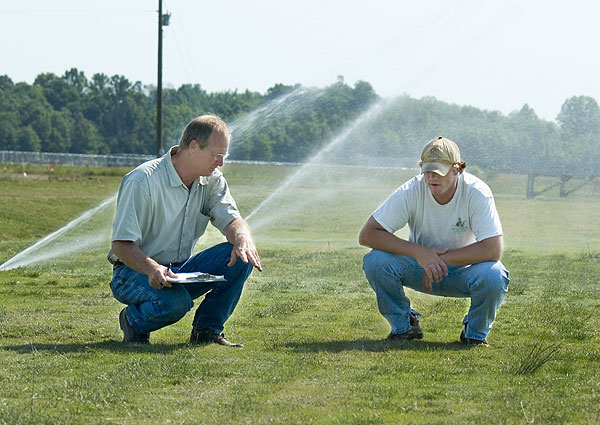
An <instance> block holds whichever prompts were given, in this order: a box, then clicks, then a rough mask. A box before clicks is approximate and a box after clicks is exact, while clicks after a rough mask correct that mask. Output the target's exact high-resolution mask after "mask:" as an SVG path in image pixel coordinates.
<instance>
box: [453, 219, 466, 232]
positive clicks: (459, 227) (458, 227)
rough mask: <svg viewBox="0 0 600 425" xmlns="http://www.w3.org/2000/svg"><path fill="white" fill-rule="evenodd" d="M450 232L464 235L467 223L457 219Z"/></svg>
mask: <svg viewBox="0 0 600 425" xmlns="http://www.w3.org/2000/svg"><path fill="white" fill-rule="evenodd" d="M452 231H453V232H454V233H464V232H466V231H467V222H466V221H464V220H462V219H461V218H460V217H458V220H456V224H455V225H454V226H452Z"/></svg>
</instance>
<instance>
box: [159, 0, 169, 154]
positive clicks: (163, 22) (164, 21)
mask: <svg viewBox="0 0 600 425" xmlns="http://www.w3.org/2000/svg"><path fill="white" fill-rule="evenodd" d="M170 18H171V15H170V14H169V13H166V14H164V15H163V13H162V0H158V83H157V85H156V157H160V156H162V153H163V152H162V151H163V147H162V39H163V36H162V27H163V26H168V25H169V19H170Z"/></svg>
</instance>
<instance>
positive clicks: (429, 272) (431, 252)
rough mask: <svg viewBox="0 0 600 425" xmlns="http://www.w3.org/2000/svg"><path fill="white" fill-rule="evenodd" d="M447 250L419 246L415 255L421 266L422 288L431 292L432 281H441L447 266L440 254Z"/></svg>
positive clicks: (446, 273) (445, 273) (446, 272)
mask: <svg viewBox="0 0 600 425" xmlns="http://www.w3.org/2000/svg"><path fill="white" fill-rule="evenodd" d="M446 252H448V250H447V249H444V250H441V249H434V248H426V247H421V249H419V252H418V255H417V256H416V257H415V259H416V260H417V262H418V263H419V265H420V266H421V267H423V271H424V272H423V288H424V289H425V290H426V291H428V292H431V291H432V290H433V283H434V282H441V281H442V279H443V278H444V276H447V275H448V266H447V265H446V262H445V261H444V260H443V259H442V258H441V257H440V255H443V254H445V253H446Z"/></svg>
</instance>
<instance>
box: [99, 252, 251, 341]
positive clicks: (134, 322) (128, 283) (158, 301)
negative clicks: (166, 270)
mask: <svg viewBox="0 0 600 425" xmlns="http://www.w3.org/2000/svg"><path fill="white" fill-rule="evenodd" d="M232 248H233V245H231V244H230V243H227V242H224V243H222V244H219V245H216V246H214V247H212V248H209V249H206V250H204V251H202V252H199V253H198V254H196V255H193V256H192V257H190V258H189V259H188V260H187V261H185V262H183V263H175V264H172V265H171V269H172V270H173V272H174V273H178V272H182V273H184V272H196V271H201V272H205V273H210V274H214V275H223V276H225V279H226V281H225V282H212V283H193V284H188V283H186V284H179V283H174V284H173V286H172V287H171V288H163V289H161V290H157V289H154V288H153V287H151V286H150V284H149V283H148V276H146V275H145V274H142V273H139V272H137V271H135V270H132V269H130V268H129V267H127V266H124V265H123V266H120V267H117V268H115V269H114V271H113V278H112V281H111V282H110V287H111V289H112V292H113V295H114V296H115V298H116V299H117V300H118V301H120V302H122V303H123V304H127V305H128V307H127V309H126V312H125V314H126V315H127V321H128V322H129V324H130V325H131V326H132V327H133V328H134V329H135V330H136V331H137V332H140V333H150V332H152V331H155V330H157V329H160V328H162V327H165V326H167V325H170V324H172V323H175V322H177V321H178V320H179V319H181V318H182V317H183V316H185V314H186V313H187V312H188V311H189V310H190V309H191V308H192V307H193V306H194V303H193V301H192V300H195V299H196V298H198V297H200V296H201V295H204V294H206V296H205V297H204V300H203V301H202V303H200V306H199V307H198V308H197V309H196V314H195V316H194V321H193V323H192V326H193V327H194V328H209V329H212V330H214V331H215V332H218V333H221V332H223V327H224V326H225V321H227V319H228V318H229V316H231V313H233V310H234V309H235V306H236V305H237V303H238V301H239V299H240V296H241V294H242V288H243V287H244V283H245V282H246V279H247V278H248V276H250V273H251V272H252V265H251V264H250V263H248V264H245V263H244V262H243V261H242V260H240V259H239V258H238V259H237V261H236V262H235V264H234V265H233V266H232V267H227V263H228V262H229V260H230V258H231V250H232Z"/></svg>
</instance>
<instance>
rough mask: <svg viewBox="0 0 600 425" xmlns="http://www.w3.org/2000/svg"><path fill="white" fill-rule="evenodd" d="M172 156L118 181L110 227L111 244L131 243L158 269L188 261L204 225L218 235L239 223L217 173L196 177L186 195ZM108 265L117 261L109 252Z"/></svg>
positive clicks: (148, 163) (223, 182)
mask: <svg viewBox="0 0 600 425" xmlns="http://www.w3.org/2000/svg"><path fill="white" fill-rule="evenodd" d="M177 150H178V147H177V146H174V147H172V148H171V149H170V150H169V152H167V153H166V154H165V155H164V156H162V157H161V158H157V159H154V160H151V161H147V162H145V163H144V164H142V165H140V166H139V167H137V168H136V169H134V170H133V171H131V172H129V173H128V174H127V175H126V176H125V177H124V178H123V181H122V182H121V187H120V189H119V196H118V198H117V212H116V215H115V219H114V222H113V232H112V240H113V241H133V242H135V243H136V244H137V245H138V246H139V248H140V249H141V250H142V252H144V254H146V255H147V256H149V257H151V258H153V259H154V260H155V261H156V262H158V263H160V264H163V265H166V264H169V263H177V262H181V261H185V260H187V259H188V258H189V257H190V256H191V255H192V252H193V250H194V247H195V246H196V243H197V242H198V240H199V239H200V237H201V236H202V235H203V234H204V232H205V231H206V226H207V225H208V221H209V220H210V221H211V222H212V224H213V225H214V226H215V227H216V228H217V229H219V231H221V233H223V229H224V228H225V226H227V224H229V223H230V222H231V221H232V220H234V219H235V218H237V217H240V213H239V211H238V209H237V206H236V204H235V201H234V199H233V197H232V196H231V194H230V193H229V186H228V185H227V181H226V180H225V177H223V174H222V173H221V172H220V171H219V170H215V171H214V172H213V173H212V174H211V175H210V176H208V177H204V176H202V177H199V178H198V179H196V180H195V181H194V183H193V184H192V186H191V188H190V189H189V190H188V188H187V187H186V185H185V184H184V183H183V181H182V180H181V178H180V177H179V175H178V174H177V171H175V167H174V166H173V162H172V160H171V155H173V154H175V152H177ZM109 260H111V261H112V262H114V261H116V260H117V258H116V256H115V255H114V254H113V253H112V252H109Z"/></svg>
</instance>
